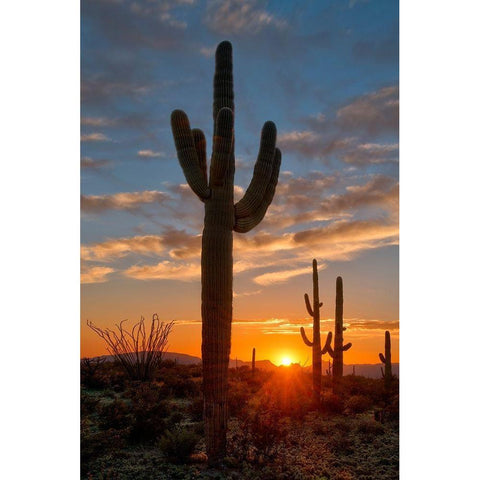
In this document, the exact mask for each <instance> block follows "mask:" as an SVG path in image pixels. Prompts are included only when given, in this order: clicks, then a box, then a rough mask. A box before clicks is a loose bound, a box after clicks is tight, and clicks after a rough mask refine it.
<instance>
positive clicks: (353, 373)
mask: <svg viewBox="0 0 480 480" xmlns="http://www.w3.org/2000/svg"><path fill="white" fill-rule="evenodd" d="M352 375H353V376H355V365H354V366H353V372H352Z"/></svg>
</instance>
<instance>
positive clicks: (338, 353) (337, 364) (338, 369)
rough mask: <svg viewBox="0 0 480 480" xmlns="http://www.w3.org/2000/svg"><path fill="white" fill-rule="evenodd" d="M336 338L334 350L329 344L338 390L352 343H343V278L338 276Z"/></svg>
mask: <svg viewBox="0 0 480 480" xmlns="http://www.w3.org/2000/svg"><path fill="white" fill-rule="evenodd" d="M335 292H336V293H335V339H334V341H333V345H334V347H333V350H332V348H331V347H330V346H329V347H328V348H327V351H328V353H329V354H330V356H331V357H332V359H333V367H332V375H333V377H332V381H333V391H334V392H337V390H338V387H339V384H340V382H341V380H342V377H343V352H345V351H347V350H348V349H349V348H350V347H351V346H352V344H351V343H347V344H346V345H344V344H343V332H344V330H346V328H345V327H344V326H343V280H342V277H337V281H336V285H335Z"/></svg>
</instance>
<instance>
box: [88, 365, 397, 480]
mask: <svg viewBox="0 0 480 480" xmlns="http://www.w3.org/2000/svg"><path fill="white" fill-rule="evenodd" d="M81 375H82V389H81V414H82V416H81V464H82V472H81V476H82V478H83V479H91V480H94V479H95V480H97V479H98V480H100V479H118V480H123V479H125V480H127V479H132V478H135V479H140V480H141V479H145V480H146V479H149V480H150V479H152V480H153V479H158V480H163V479H165V480H166V479H207V478H217V479H223V478H225V479H232V480H233V479H243V478H248V479H259V480H260V479H262V480H263V479H267V480H268V479H272V480H273V479H291V478H293V479H305V480H313V479H325V480H326V479H332V480H333V479H363V480H366V479H385V480H386V479H394V478H398V429H399V424H398V379H397V378H396V377H395V376H392V378H391V384H390V389H389V391H386V390H385V387H384V381H383V379H381V378H379V379H369V378H365V377H362V376H358V375H357V376H353V375H347V376H344V377H343V378H342V379H341V380H340V381H339V382H338V383H337V389H336V392H335V393H333V390H332V380H333V379H332V377H331V376H324V377H323V382H322V395H321V399H320V404H317V403H316V402H315V394H314V390H313V389H312V380H311V378H312V377H311V371H310V370H309V369H307V368H302V367H300V366H299V365H296V364H294V365H291V366H289V367H284V366H282V367H277V368H275V369H274V370H269V371H267V370H264V369H262V368H259V367H258V366H257V367H256V369H255V375H252V369H251V367H249V366H242V367H239V368H232V369H230V370H229V385H228V387H229V388H228V412H229V420H228V435H227V443H226V456H225V459H224V462H223V463H222V464H221V465H220V466H217V468H215V469H212V468H210V467H209V466H208V463H207V455H206V444H205V429H204V424H203V398H202V366H201V365H200V364H198V365H180V364H176V363H175V362H172V361H163V362H162V363H161V364H160V365H157V366H156V368H155V369H154V371H153V375H152V378H151V379H149V380H146V381H138V380H131V379H130V377H129V376H128V374H127V372H126V371H125V369H124V368H123V367H122V365H121V364H120V363H118V362H112V361H106V362H101V361H99V362H98V367H97V368H96V369H95V371H94V373H93V374H91V373H89V372H88V371H86V370H85V369H84V368H82V369H81Z"/></svg>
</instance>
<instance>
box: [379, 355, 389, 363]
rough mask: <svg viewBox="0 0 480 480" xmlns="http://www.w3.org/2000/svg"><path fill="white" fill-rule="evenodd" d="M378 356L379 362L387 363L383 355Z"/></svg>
mask: <svg viewBox="0 0 480 480" xmlns="http://www.w3.org/2000/svg"><path fill="white" fill-rule="evenodd" d="M378 356H379V357H380V360H381V362H382V363H387V360H386V359H385V357H384V356H383V353H379V354H378Z"/></svg>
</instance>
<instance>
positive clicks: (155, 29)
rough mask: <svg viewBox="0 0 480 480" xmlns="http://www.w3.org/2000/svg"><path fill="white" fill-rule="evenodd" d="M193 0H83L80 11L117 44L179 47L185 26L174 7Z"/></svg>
mask: <svg viewBox="0 0 480 480" xmlns="http://www.w3.org/2000/svg"><path fill="white" fill-rule="evenodd" d="M193 4H194V2H193V1H191V0H166V1H148V2H140V1H138V0H124V1H121V2H120V1H119V2H117V1H114V2H112V1H105V0H100V1H99V0H84V1H82V2H81V7H82V10H81V15H82V18H88V20H89V22H91V23H93V24H95V27H96V30H97V31H100V32H102V35H104V36H105V37H106V38H108V40H109V41H110V42H111V43H113V44H114V45H116V46H117V47H120V48H124V49H132V48H144V47H147V48H152V49H159V50H165V49H173V48H178V46H179V43H181V41H182V39H183V35H182V33H183V32H184V31H185V27H186V26H187V25H186V23H185V22H184V21H183V20H181V19H180V18H178V17H176V16H175V14H174V12H173V11H174V10H175V9H177V8H178V7H183V6H185V7H188V6H191V5H193Z"/></svg>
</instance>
